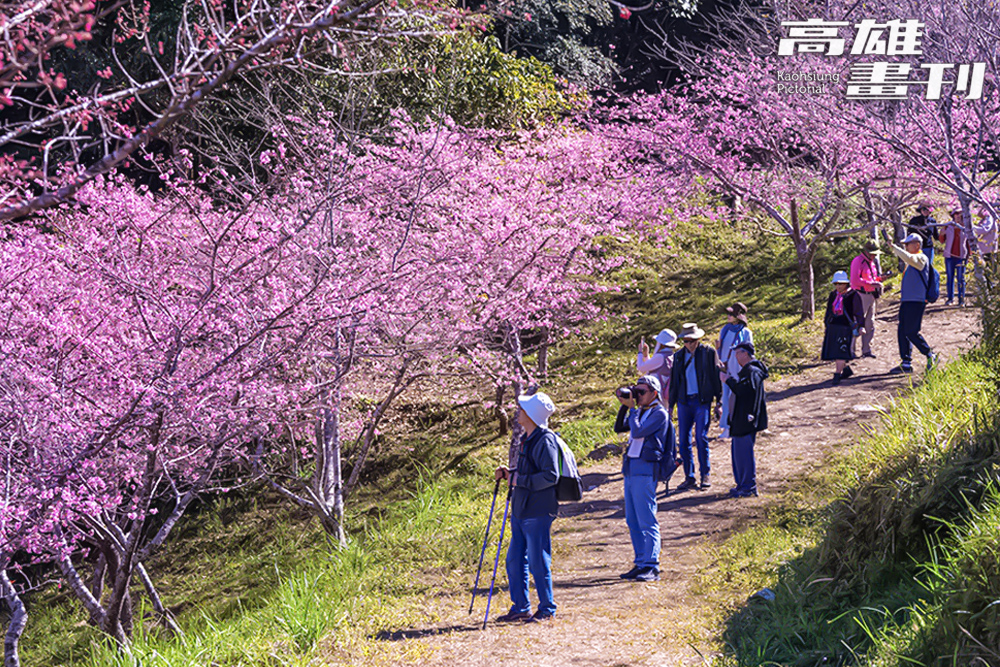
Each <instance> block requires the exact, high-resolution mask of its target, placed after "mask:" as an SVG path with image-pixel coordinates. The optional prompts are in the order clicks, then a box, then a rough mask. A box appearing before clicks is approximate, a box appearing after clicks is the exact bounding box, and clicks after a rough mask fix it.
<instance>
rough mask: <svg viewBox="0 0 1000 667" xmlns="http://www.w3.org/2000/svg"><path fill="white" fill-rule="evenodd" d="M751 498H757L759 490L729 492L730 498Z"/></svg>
mask: <svg viewBox="0 0 1000 667" xmlns="http://www.w3.org/2000/svg"><path fill="white" fill-rule="evenodd" d="M751 496H753V497H756V496H757V489H751V490H747V489H733V490H732V491H730V492H729V497H730V498H749V497H751Z"/></svg>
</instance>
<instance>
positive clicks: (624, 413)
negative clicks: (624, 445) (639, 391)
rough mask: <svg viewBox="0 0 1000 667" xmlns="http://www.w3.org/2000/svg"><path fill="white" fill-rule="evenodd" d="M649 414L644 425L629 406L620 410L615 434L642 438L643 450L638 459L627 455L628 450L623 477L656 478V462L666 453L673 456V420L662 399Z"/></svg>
mask: <svg viewBox="0 0 1000 667" xmlns="http://www.w3.org/2000/svg"><path fill="white" fill-rule="evenodd" d="M649 411H650V414H649V415H647V416H646V418H645V419H643V421H642V426H639V425H638V421H637V420H638V417H639V410H637V409H635V408H632V409H631V410H630V409H629V408H628V407H626V406H624V405H623V406H621V408H619V409H618V418H617V419H615V433H626V432H628V433H630V435H631V437H632V438H642V451H641V452H640V453H639V459H638V460H636V459H632V458H629V456H628V450H627V449H626V451H625V456H623V457H622V474H623V475H652V476H655V475H656V462H657V461H659V460H660V459H662V458H663V457H664V455H665V453H667V454H669V455H672V452H671V450H672V449H673V447H672V445H673V443H672V442H671V441H670V438H669V436H668V432H669V428H670V418H669V416H668V415H667V409H666V408H665V407H663V404H662V403H660V401H659V399H657V401H656V402H655V403H653V405H651V406H650V407H649Z"/></svg>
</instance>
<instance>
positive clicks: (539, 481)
mask: <svg viewBox="0 0 1000 667" xmlns="http://www.w3.org/2000/svg"><path fill="white" fill-rule="evenodd" d="M557 481H559V444H558V443H557V442H556V434H555V433H553V432H552V431H550V430H549V429H547V428H545V427H543V426H539V427H537V428H535V430H534V431H532V432H531V435H530V436H528V437H527V438H525V439H524V440H522V442H521V453H520V454H519V455H518V459H517V476H516V477H515V478H514V482H515V483H514V487H513V488H512V489H511V512H513V514H514V516H515V517H516V518H518V519H530V518H533V517H539V516H546V515H552V516H555V515H556V513H557V512H558V511H559V501H558V500H556V482H557Z"/></svg>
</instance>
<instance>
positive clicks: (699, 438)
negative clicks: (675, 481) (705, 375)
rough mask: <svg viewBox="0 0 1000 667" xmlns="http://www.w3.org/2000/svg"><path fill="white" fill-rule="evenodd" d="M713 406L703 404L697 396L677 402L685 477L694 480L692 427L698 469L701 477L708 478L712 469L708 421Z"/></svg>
mask: <svg viewBox="0 0 1000 667" xmlns="http://www.w3.org/2000/svg"><path fill="white" fill-rule="evenodd" d="M711 409H712V406H711V404H710V403H702V402H701V401H700V400H698V397H697V396H694V397H690V396H685V397H684V398H682V399H681V400H680V401H678V402H677V428H678V430H680V432H681V433H680V437H679V438H678V441H679V444H680V449H681V460H682V461H684V476H685V477H687V478H689V479H691V478H694V461H693V460H692V458H691V427H692V426H694V439H695V445H696V446H697V447H698V467H699V468H701V476H702V477H707V476H708V473H709V471H710V470H711V469H712V467H711V465H710V463H709V460H708V420H709V418H710V416H711V415H710V412H711Z"/></svg>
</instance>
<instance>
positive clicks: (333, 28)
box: [0, 0, 464, 220]
mask: <svg viewBox="0 0 1000 667" xmlns="http://www.w3.org/2000/svg"><path fill="white" fill-rule="evenodd" d="M463 14H464V13H463V12H459V11H455V10H451V9H448V8H447V7H446V6H438V5H436V4H435V3H433V2H431V3H421V2H417V3H412V4H407V6H406V7H405V8H404V7H403V6H401V5H399V4H398V3H396V2H392V3H389V4H386V5H383V3H382V0H330V1H328V2H321V3H318V4H316V3H311V2H305V1H304V0H299V1H297V2H291V3H289V2H278V3H272V2H269V1H268V0H239V1H237V2H234V3H232V4H226V3H223V2H222V1H221V0H211V1H209V2H186V3H184V6H183V11H182V14H181V18H180V21H179V23H178V24H177V27H176V31H175V33H174V34H173V35H172V36H171V37H170V38H169V39H167V41H166V44H165V42H164V40H158V41H157V40H155V39H154V38H153V37H152V36H151V30H150V5H149V3H148V2H147V3H145V4H144V5H139V4H137V3H132V2H130V3H125V2H116V3H100V4H97V3H95V2H92V1H89V0H87V1H84V2H64V1H62V0H41V1H35V0H14V1H12V2H8V3H5V4H4V6H3V11H2V15H3V16H4V17H5V18H3V19H2V25H3V27H4V39H3V40H0V93H2V96H0V106H6V107H7V109H6V117H7V119H8V121H7V122H6V123H5V125H4V127H3V129H2V131H0V147H2V148H3V149H4V151H5V153H4V156H3V158H2V160H0V184H2V186H3V188H4V190H3V191H2V192H0V207H2V208H0V220H12V219H16V218H19V217H21V216H25V215H27V214H29V213H31V212H33V211H38V210H41V209H44V208H46V207H50V206H53V205H56V204H59V203H61V202H65V201H68V200H70V199H71V198H72V197H73V195H74V194H75V193H76V192H78V191H79V190H80V188H82V187H83V186H84V185H86V184H87V183H88V182H90V181H91V180H92V179H94V178H95V177H97V176H99V175H102V174H107V173H109V172H110V171H111V170H112V169H114V168H115V167H116V166H118V165H122V164H126V163H127V162H128V161H129V160H130V159H132V158H133V156H134V155H135V154H136V151H138V150H139V149H140V148H142V147H146V146H148V145H149V143H150V142H151V141H153V140H154V139H156V138H157V137H160V136H161V135H163V134H164V132H166V131H167V130H169V129H170V128H171V127H173V126H174V125H175V124H176V123H177V122H178V121H179V120H181V119H182V118H185V117H186V116H188V115H190V114H191V113H193V112H194V110H195V109H196V108H197V107H198V106H199V105H201V104H202V103H203V102H204V101H205V100H206V99H207V98H209V97H211V96H212V95H214V94H216V93H217V92H218V91H220V90H221V89H223V88H224V87H225V86H226V84H227V83H228V82H229V81H231V80H232V79H233V77H235V76H238V75H239V74H240V73H241V72H245V71H258V72H259V71H264V70H268V69H274V68H277V67H286V68H287V67H294V68H298V69H301V70H304V71H310V72H312V73H313V74H314V75H320V74H322V73H323V72H324V71H330V70H335V69H337V67H338V65H337V61H338V59H339V58H341V57H343V55H344V54H345V53H346V52H348V51H349V50H350V48H351V43H352V41H354V40H357V39H394V38H405V37H408V36H418V35H424V34H429V33H435V32H440V31H443V30H448V29H454V28H456V27H457V26H458V21H459V19H460V18H461V16H462V15H463ZM98 29H100V30H101V31H103V32H104V33H105V34H106V33H109V32H110V34H111V40H110V44H109V45H108V51H109V53H108V54H104V53H103V52H97V53H96V54H95V57H98V58H101V57H104V58H107V59H108V62H107V63H106V65H107V66H106V67H105V68H104V69H103V70H100V71H98V73H97V76H98V77H99V80H98V81H97V83H95V84H93V86H91V85H90V83H89V82H87V81H85V80H83V79H80V80H79V81H78V80H77V78H75V77H74V76H70V75H68V74H67V73H65V72H61V71H57V70H56V67H57V66H58V62H57V61H58V58H55V57H54V56H58V55H60V52H65V51H66V50H67V49H69V50H74V49H85V48H86V47H85V45H86V43H87V42H89V41H90V40H92V39H93V37H94V34H95V31H98ZM137 59H138V60H140V61H142V62H143V63H144V66H143V67H140V68H134V67H132V66H131V65H127V64H126V63H132V62H133V61H136V60H137ZM81 86H82V87H81ZM94 154H96V155H97V156H98V157H97V158H96V159H95V158H94V157H93V155H94Z"/></svg>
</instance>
